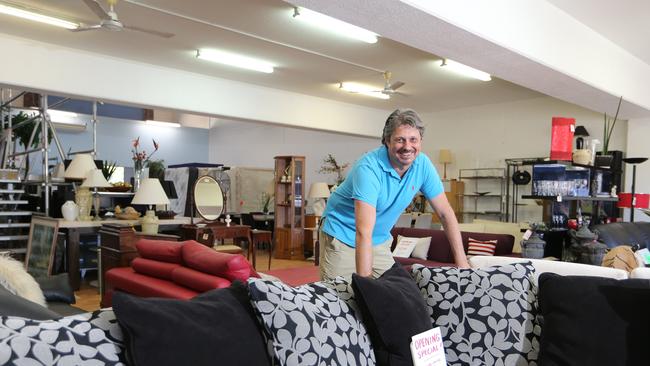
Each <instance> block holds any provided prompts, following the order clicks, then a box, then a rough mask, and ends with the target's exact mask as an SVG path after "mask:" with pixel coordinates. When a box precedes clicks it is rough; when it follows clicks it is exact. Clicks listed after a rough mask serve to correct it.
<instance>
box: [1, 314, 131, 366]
mask: <svg viewBox="0 0 650 366" xmlns="http://www.w3.org/2000/svg"><path fill="white" fill-rule="evenodd" d="M5 364H7V365H57V366H67V365H125V357H124V345H123V341H122V330H121V329H120V327H119V325H118V324H117V320H116V319H115V315H114V314H113V311H112V310H98V311H95V312H93V313H84V314H79V315H73V316H68V317H65V318H61V319H59V320H46V321H39V320H31V319H26V318H21V317H13V316H3V317H0V365H5Z"/></svg>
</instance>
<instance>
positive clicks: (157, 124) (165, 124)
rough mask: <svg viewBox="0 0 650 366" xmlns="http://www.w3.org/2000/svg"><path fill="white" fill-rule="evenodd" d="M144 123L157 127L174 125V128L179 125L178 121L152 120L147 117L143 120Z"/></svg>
mask: <svg viewBox="0 0 650 366" xmlns="http://www.w3.org/2000/svg"><path fill="white" fill-rule="evenodd" d="M144 124H145V125H148V126H158V127H176V128H179V127H181V124H180V123H176V122H163V121H154V120H151V119H148V120H146V121H144Z"/></svg>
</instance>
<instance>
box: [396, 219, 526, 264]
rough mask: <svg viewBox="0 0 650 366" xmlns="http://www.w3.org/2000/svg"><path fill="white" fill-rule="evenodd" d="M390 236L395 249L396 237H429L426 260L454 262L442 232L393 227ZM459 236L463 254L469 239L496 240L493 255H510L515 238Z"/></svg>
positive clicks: (479, 234)
mask: <svg viewBox="0 0 650 366" xmlns="http://www.w3.org/2000/svg"><path fill="white" fill-rule="evenodd" d="M391 234H392V235H393V244H392V247H391V248H395V245H397V236H398V235H401V236H406V237H413V238H423V237H427V236H430V237H431V245H429V253H428V255H427V259H428V260H433V261H437V262H446V263H453V262H454V258H453V256H452V253H451V246H450V244H449V241H448V240H447V236H446V235H445V232H444V231H443V230H434V229H415V228H407V227H395V228H393V230H391ZM460 234H461V237H462V238H463V248H464V250H465V253H467V247H468V242H469V238H472V239H476V240H481V241H483V240H495V239H496V240H497V246H496V251H495V253H494V255H509V254H512V246H513V244H514V240H515V238H514V237H513V236H512V235H507V234H490V233H471V232H464V231H461V233H460Z"/></svg>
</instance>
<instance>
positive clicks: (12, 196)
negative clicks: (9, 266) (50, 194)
mask: <svg viewBox="0 0 650 366" xmlns="http://www.w3.org/2000/svg"><path fill="white" fill-rule="evenodd" d="M21 186H22V183H21V181H20V179H19V177H18V170H17V169H2V170H0V187H1V188H0V251H9V252H11V253H13V254H24V253H25V252H26V251H27V239H28V237H29V226H30V221H31V217H32V212H31V211H27V210H21V209H20V207H21V206H23V205H26V204H27V203H28V201H27V200H24V199H21V196H22V195H23V194H24V193H25V190H24V189H22V188H21Z"/></svg>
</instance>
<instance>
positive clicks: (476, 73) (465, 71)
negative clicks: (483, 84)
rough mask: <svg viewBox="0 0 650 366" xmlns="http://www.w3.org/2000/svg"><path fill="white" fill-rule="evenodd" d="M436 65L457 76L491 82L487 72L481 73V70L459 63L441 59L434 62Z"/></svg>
mask: <svg viewBox="0 0 650 366" xmlns="http://www.w3.org/2000/svg"><path fill="white" fill-rule="evenodd" d="M436 63H437V64H438V65H439V66H440V67H442V68H444V69H445V70H449V71H451V72H453V73H456V74H459V75H463V76H467V77H470V78H474V79H479V80H482V81H490V80H492V78H491V77H490V74H488V73H487V72H483V71H481V70H477V69H475V68H472V67H469V66H467V65H463V64H461V63H460V62H456V61H452V60H450V59H443V60H440V61H436Z"/></svg>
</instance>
